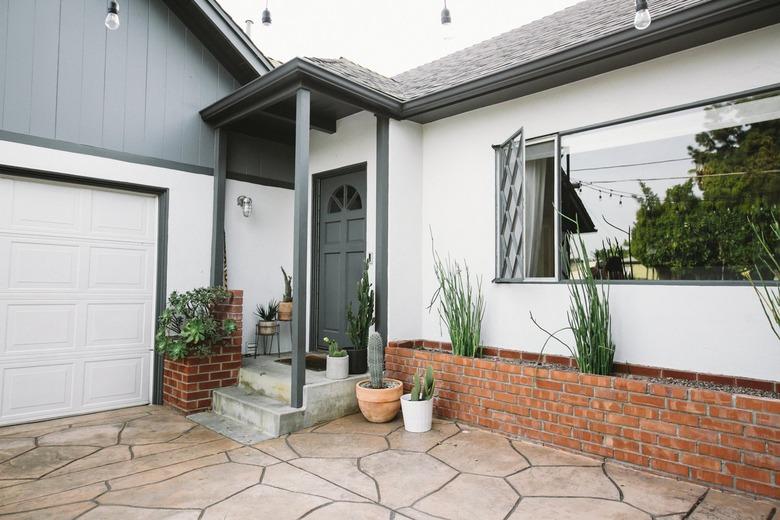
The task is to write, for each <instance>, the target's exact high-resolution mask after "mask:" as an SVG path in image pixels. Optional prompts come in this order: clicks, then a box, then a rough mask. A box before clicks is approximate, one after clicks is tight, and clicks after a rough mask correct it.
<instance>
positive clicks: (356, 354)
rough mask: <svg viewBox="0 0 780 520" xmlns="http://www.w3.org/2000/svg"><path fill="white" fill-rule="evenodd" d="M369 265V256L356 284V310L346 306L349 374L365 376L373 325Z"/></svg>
mask: <svg viewBox="0 0 780 520" xmlns="http://www.w3.org/2000/svg"><path fill="white" fill-rule="evenodd" d="M370 265H371V256H370V255H369V256H368V258H366V262H365V264H364V265H363V275H362V276H361V277H360V281H359V282H358V284H357V294H356V296H357V308H356V309H355V310H354V311H353V308H352V307H353V305H352V303H351V302H350V303H349V304H347V336H349V341H350V343H352V348H350V349H347V351H348V352H349V373H350V374H365V373H366V370H368V359H367V351H366V345H367V343H368V331H369V329H370V328H371V326H372V325H373V324H374V321H375V320H374V290H373V289H372V287H371V282H370V281H369V280H368V268H369V266H370Z"/></svg>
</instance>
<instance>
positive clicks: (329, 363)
mask: <svg viewBox="0 0 780 520" xmlns="http://www.w3.org/2000/svg"><path fill="white" fill-rule="evenodd" d="M322 341H324V342H325V344H326V345H327V346H328V357H327V360H326V364H325V377H327V378H328V379H346V378H347V376H348V375H349V355H348V354H347V351H346V350H344V349H343V348H341V346H340V345H339V342H338V341H336V340H335V339H330V338H328V337H324V338H322Z"/></svg>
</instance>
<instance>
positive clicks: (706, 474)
mask: <svg viewBox="0 0 780 520" xmlns="http://www.w3.org/2000/svg"><path fill="white" fill-rule="evenodd" d="M691 476H692V477H693V478H694V479H696V480H701V481H703V482H707V483H710V484H716V485H718V486H722V487H734V477H730V476H728V475H723V474H722V473H718V472H715V471H707V470H705V469H694V470H693V471H691Z"/></svg>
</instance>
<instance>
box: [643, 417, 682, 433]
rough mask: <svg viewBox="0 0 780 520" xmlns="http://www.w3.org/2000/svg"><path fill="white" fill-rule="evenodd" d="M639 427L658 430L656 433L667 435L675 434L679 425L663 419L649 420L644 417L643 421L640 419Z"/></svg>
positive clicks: (653, 430) (652, 430)
mask: <svg viewBox="0 0 780 520" xmlns="http://www.w3.org/2000/svg"><path fill="white" fill-rule="evenodd" d="M639 427H640V428H642V429H643V430H649V431H651V432H656V433H664V434H667V435H674V434H675V433H677V426H675V425H674V424H670V423H668V422H663V421H648V420H647V419H642V420H641V421H639Z"/></svg>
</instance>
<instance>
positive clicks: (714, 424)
mask: <svg viewBox="0 0 780 520" xmlns="http://www.w3.org/2000/svg"><path fill="white" fill-rule="evenodd" d="M699 426H701V427H702V428H706V429H708V430H718V431H721V432H728V433H742V430H743V429H744V425H742V424H740V423H736V422H731V421H721V420H720V419H713V418H712V417H702V418H701V420H700V421H699Z"/></svg>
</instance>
